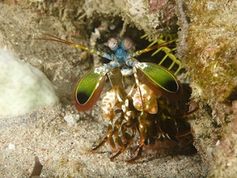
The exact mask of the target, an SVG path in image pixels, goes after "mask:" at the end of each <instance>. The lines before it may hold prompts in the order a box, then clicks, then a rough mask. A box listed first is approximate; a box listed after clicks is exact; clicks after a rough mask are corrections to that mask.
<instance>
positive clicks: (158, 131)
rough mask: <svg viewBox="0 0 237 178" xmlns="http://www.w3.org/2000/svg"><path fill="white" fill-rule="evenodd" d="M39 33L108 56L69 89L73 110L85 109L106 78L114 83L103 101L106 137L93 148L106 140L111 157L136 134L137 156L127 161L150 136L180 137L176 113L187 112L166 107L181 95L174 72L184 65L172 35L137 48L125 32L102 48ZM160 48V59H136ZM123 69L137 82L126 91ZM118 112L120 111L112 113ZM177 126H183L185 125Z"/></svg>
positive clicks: (156, 137) (93, 102) (123, 147)
mask: <svg viewBox="0 0 237 178" xmlns="http://www.w3.org/2000/svg"><path fill="white" fill-rule="evenodd" d="M41 39H43V40H51V41H56V42H61V43H65V44H67V45H70V46H72V47H74V48H79V49H81V50H84V51H88V52H89V53H91V54H94V55H97V56H100V57H102V58H105V59H107V60H109V63H106V64H103V65H102V66H100V67H97V68H94V69H93V70H91V71H90V72H89V73H87V74H86V75H84V76H83V77H82V78H81V79H80V80H79V81H78V83H77V85H76V87H75V90H74V94H73V96H74V100H75V106H76V108H77V110H78V111H86V110H89V109H91V108H92V107H93V105H94V104H95V103H96V102H97V100H98V99H99V97H100V94H101V92H102V90H103V87H104V85H105V83H106V78H109V80H110V83H111V86H112V89H111V90H110V91H108V92H106V93H105V96H104V97H103V99H102V104H101V105H102V106H101V109H102V111H103V116H104V118H105V119H107V120H109V121H110V124H109V126H108V130H107V133H106V135H105V137H104V139H103V140H102V141H101V142H100V143H99V144H98V145H97V146H96V147H94V148H93V150H96V149H98V148H99V147H101V146H102V145H103V144H104V143H106V142H108V143H109V145H110V146H111V148H112V150H115V153H114V154H113V155H112V156H111V157H110V158H111V160H113V159H114V158H115V157H117V156H118V155H119V154H121V153H122V152H123V151H125V150H126V148H128V147H129V145H130V144H131V143H135V142H137V141H135V138H137V137H135V135H136V134H138V135H139V137H138V138H139V144H138V146H137V149H136V154H135V156H134V157H133V158H131V159H129V160H128V161H129V162H130V161H134V160H135V159H137V158H139V157H140V156H141V152H142V149H143V147H144V145H149V144H151V143H154V140H157V139H160V138H168V139H172V140H175V141H177V140H180V139H181V136H180V133H179V132H178V130H179V129H178V128H177V127H179V126H180V125H179V124H180V121H179V120H176V119H175V118H176V117H177V116H178V115H179V116H180V115H185V112H183V111H180V110H179V109H178V110H175V111H170V109H169V108H170V105H172V104H173V103H178V101H179V99H180V97H181V96H182V87H181V84H180V82H179V81H178V80H177V78H176V77H175V74H177V73H178V72H179V71H180V70H181V68H182V67H181V63H180V61H179V60H178V59H177V58H176V57H175V55H174V54H173V53H172V51H173V50H172V49H170V48H169V47H167V46H168V44H169V43H171V42H173V41H172V40H169V41H165V40H163V38H161V39H158V40H157V41H155V42H154V43H152V44H150V45H149V46H147V47H146V48H144V49H142V50H137V51H135V50H134V44H133V42H132V40H130V39H129V38H125V39H123V40H119V39H117V38H110V39H109V40H108V42H107V46H108V47H109V49H110V50H111V53H105V52H102V51H97V50H95V49H90V48H88V47H86V46H83V45H81V44H76V43H74V42H70V41H66V40H63V39H60V38H58V37H56V36H53V35H47V37H46V38H41ZM160 51H163V52H164V53H165V55H164V57H163V58H162V59H161V60H160V62H159V64H155V63H150V62H139V61H138V60H137V59H136V57H138V56H140V55H142V54H144V53H148V52H153V53H152V55H155V54H156V53H158V52H160ZM168 58H169V60H171V63H170V65H169V66H168V67H166V68H165V67H162V63H164V62H165V61H166V60H167V59H168ZM174 66H176V68H175V69H173V68H174ZM177 66H178V67H177ZM128 71H129V72H128ZM171 71H174V74H173V73H172V72H171ZM123 74H126V75H128V76H129V75H133V76H134V79H135V83H134V85H133V87H132V88H131V89H130V92H127V90H126V87H124V82H123V77H124V76H123ZM164 98H166V100H164ZM171 103H172V104H171ZM174 105H175V104H174ZM171 108H172V107H171ZM173 108H174V107H173ZM119 112H120V113H122V114H120V116H119V117H118V116H117V117H115V116H116V115H117V113H119ZM173 113H174V114H173ZM180 127H182V128H184V126H183V125H181V126H180ZM170 128H171V129H170ZM170 130H171V131H170ZM186 130H187V133H188V134H187V135H190V128H189V127H187V129H186Z"/></svg>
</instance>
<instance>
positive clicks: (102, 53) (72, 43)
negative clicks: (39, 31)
mask: <svg viewBox="0 0 237 178" xmlns="http://www.w3.org/2000/svg"><path fill="white" fill-rule="evenodd" d="M43 35H44V37H41V38H35V39H37V40H46V41H47V40H49V41H55V42H59V43H64V44H66V45H69V46H71V47H73V48H78V49H81V50H84V51H88V52H89V53H91V54H94V55H97V56H100V57H103V58H106V59H108V60H112V57H111V55H109V54H107V53H105V52H100V51H97V50H95V49H90V48H88V47H86V46H84V45H82V44H77V43H75V42H72V41H68V40H64V39H61V38H59V37H57V36H54V35H51V34H47V33H46V34H43Z"/></svg>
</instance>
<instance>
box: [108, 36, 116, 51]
mask: <svg viewBox="0 0 237 178" xmlns="http://www.w3.org/2000/svg"><path fill="white" fill-rule="evenodd" d="M107 45H108V47H109V48H110V49H111V50H113V51H115V50H116V49H117V48H118V40H117V39H116V38H110V39H109V40H108V43H107Z"/></svg>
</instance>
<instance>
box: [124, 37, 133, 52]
mask: <svg viewBox="0 0 237 178" xmlns="http://www.w3.org/2000/svg"><path fill="white" fill-rule="evenodd" d="M122 47H123V49H125V50H130V49H134V44H133V41H132V40H131V39H130V38H125V39H124V40H123V41H122Z"/></svg>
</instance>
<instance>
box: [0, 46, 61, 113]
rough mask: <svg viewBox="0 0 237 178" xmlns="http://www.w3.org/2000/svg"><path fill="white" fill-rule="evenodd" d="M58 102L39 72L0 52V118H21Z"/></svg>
mask: <svg viewBox="0 0 237 178" xmlns="http://www.w3.org/2000/svg"><path fill="white" fill-rule="evenodd" d="M57 102H58V97H57V96H56V94H55V91H54V88H53V86H52V84H51V82H50V81H49V80H48V79H47V77H46V76H45V75H44V74H43V73H42V72H41V71H40V70H38V69H37V68H35V67H33V66H31V65H30V64H27V63H24V62H23V61H20V60H19V59H17V57H16V56H14V55H13V54H12V53H11V52H10V51H7V50H4V49H0V117H12V116H18V115H22V114H25V113H28V112H31V111H33V110H36V109H39V108H41V107H45V106H52V105H54V104H56V103H57Z"/></svg>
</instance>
